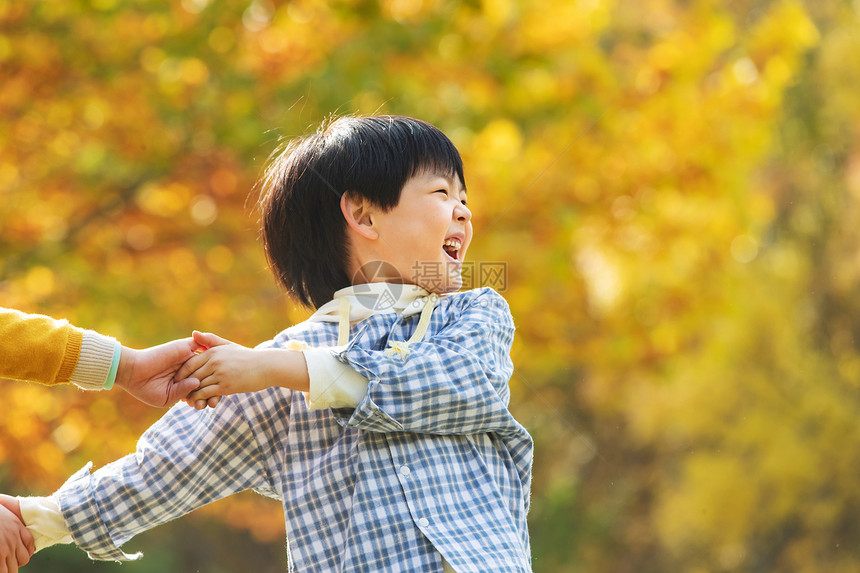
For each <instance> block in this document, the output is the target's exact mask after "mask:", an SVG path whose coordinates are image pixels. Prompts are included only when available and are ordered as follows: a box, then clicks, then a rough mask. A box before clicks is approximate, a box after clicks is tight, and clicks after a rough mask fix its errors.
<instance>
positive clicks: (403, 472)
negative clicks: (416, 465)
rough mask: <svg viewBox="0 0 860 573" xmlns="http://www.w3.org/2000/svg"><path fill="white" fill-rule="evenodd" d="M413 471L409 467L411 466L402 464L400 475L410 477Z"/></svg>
mask: <svg viewBox="0 0 860 573" xmlns="http://www.w3.org/2000/svg"><path fill="white" fill-rule="evenodd" d="M411 473H412V470H410V469H409V466H400V475H402V476H403V477H409V474H411Z"/></svg>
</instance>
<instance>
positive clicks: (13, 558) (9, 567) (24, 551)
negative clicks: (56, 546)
mask: <svg viewBox="0 0 860 573" xmlns="http://www.w3.org/2000/svg"><path fill="white" fill-rule="evenodd" d="M35 551H36V543H35V541H34V540H33V534H32V533H30V530H28V529H27V528H26V527H25V526H24V521H23V519H22V518H21V505H20V504H19V503H18V500H17V499H15V498H14V497H11V496H8V495H2V494H0V573H17V572H18V567H23V566H24V565H26V564H27V563H29V562H30V557H31V556H32V555H33V553H34V552H35Z"/></svg>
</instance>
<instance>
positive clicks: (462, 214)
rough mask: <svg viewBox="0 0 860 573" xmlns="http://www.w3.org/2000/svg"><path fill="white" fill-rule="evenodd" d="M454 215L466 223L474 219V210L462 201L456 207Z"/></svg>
mask: <svg viewBox="0 0 860 573" xmlns="http://www.w3.org/2000/svg"><path fill="white" fill-rule="evenodd" d="M454 216H455V217H456V218H457V220H458V221H463V222H464V223H465V222H468V221H470V220H471V219H472V212H471V211H470V210H469V208H468V207H466V206H465V205H463V204H462V203H460V204H458V205H457V208H456V209H454Z"/></svg>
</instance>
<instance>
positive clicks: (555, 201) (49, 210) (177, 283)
mask: <svg viewBox="0 0 860 573" xmlns="http://www.w3.org/2000/svg"><path fill="white" fill-rule="evenodd" d="M858 53H860V5H858V3H857V2H850V1H846V0H816V1H815V2H812V1H811V0H810V1H809V2H800V1H796V0H794V1H793V0H777V1H756V0H731V1H727V2H718V1H716V0H692V1H681V0H638V1H633V0H617V1H610V0H605V1H601V0H578V1H574V0H541V1H538V2H527V1H526V0H483V1H480V2H479V1H476V0H468V1H467V0H464V1H455V0H382V1H381V2H370V1H365V0H339V1H332V2H322V1H321V0H294V1H292V2H274V1H272V0H253V1H251V0H182V1H181V2H180V1H179V0H173V1H167V0H135V1H132V0H127V1H122V0H54V1H47V0H43V1H38V2H37V1H33V0H14V1H13V0H0V305H2V306H8V307H14V308H18V309H21V310H25V311H30V312H42V313H46V314H50V315H54V316H57V317H65V318H68V319H69V320H71V321H72V322H73V323H75V324H77V325H79V326H83V327H88V328H94V329H96V330H99V331H101V332H104V333H106V334H109V335H113V336H116V337H118V338H120V339H121V340H122V341H123V342H124V343H125V344H127V345H130V346H137V347H144V346H149V345H152V344H157V343H160V342H163V341H165V340H168V339H173V338H177V337H182V336H187V335H188V333H190V331H191V330H192V329H193V328H198V329H204V330H210V331H213V332H216V333H218V334H221V335H223V336H226V337H228V338H231V339H233V340H236V341H237V342H240V343H243V344H246V345H252V344H255V343H258V342H260V341H263V340H266V339H268V338H270V337H272V336H273V335H274V334H275V333H277V332H278V331H280V330H281V329H283V328H285V327H286V326H288V325H290V324H293V323H295V322H297V321H300V320H302V319H303V317H305V316H307V311H306V310H304V309H301V308H296V307H295V305H294V303H293V302H292V301H289V300H287V299H286V298H285V297H284V296H283V295H282V294H280V293H279V292H278V291H277V290H276V288H275V286H274V281H273V280H272V279H271V277H270V276H269V274H268V272H267V271H266V268H265V261H264V257H263V254H262V250H261V248H260V246H259V244H258V242H257V241H256V236H255V235H256V223H255V214H254V212H253V203H254V195H253V192H252V186H253V183H254V181H255V180H256V178H257V177H258V175H259V174H260V171H261V169H262V167H263V165H264V162H265V158H266V157H267V155H268V154H269V152H270V151H271V150H272V149H273V148H274V147H275V146H276V144H277V143H278V141H279V140H280V139H281V138H284V137H291V136H294V135H300V134H303V133H305V132H307V131H308V130H309V129H312V128H313V127H314V126H315V125H316V124H318V123H319V122H320V121H321V120H322V119H324V118H325V117H327V116H329V115H330V114H340V113H374V112H382V113H401V114H406V115H412V116H416V117H420V118H422V119H425V120H428V121H430V122H432V123H434V124H436V125H438V126H439V127H440V128H441V129H443V131H445V132H446V133H448V134H449V135H450V136H451V137H452V139H453V140H454V142H455V143H456V144H457V145H458V147H459V148H460V150H461V152H462V153H463V156H464V160H465V164H466V169H467V172H466V176H467V185H468V188H469V190H470V203H471V204H472V206H473V212H474V223H475V229H476V233H475V240H474V242H473V247H472V248H471V249H470V256H471V258H472V259H473V261H476V262H478V263H481V262H493V263H494V264H495V263H499V262H502V263H504V264H505V265H506V269H507V272H506V276H505V277H504V278H505V279H506V281H505V284H504V285H503V286H504V293H503V294H504V295H505V296H506V298H507V299H508V301H509V302H510V305H511V307H512V310H513V313H514V316H515V318H516V320H517V324H518V338H517V341H516V344H515V347H514V360H515V364H516V367H517V369H516V373H515V375H514V377H513V379H512V382H511V385H512V390H513V398H512V404H511V409H512V410H513V411H514V413H515V414H516V415H517V416H518V417H519V418H520V419H521V421H523V423H524V424H525V425H526V426H527V427H528V428H529V429H530V430H531V431H532V433H533V435H534V436H535V439H536V463H535V479H534V486H533V491H532V512H531V516H530V518H531V532H532V543H533V555H534V569H535V571H537V572H544V573H546V572H552V573H557V572H561V573H563V572H567V571H571V572H572V571H611V572H628V571H630V572H632V571H637V572H663V571H688V572H711V571H713V572H718V571H778V572H795V571H833V572H841V571H846V572H848V571H857V570H858V568H860V485H858V483H857V482H858V477H857V476H858V473H860V425H858V424H857V423H856V422H857V418H858V409H860V408H858V405H860V399H858V386H860V355H858V350H857V342H856V341H857V340H860V298H858V297H857V296H856V294H855V289H856V288H857V286H858V284H860V226H858V224H857V222H858V221H860V137H858V135H860V90H858V86H860V58H858V57H857V54H858ZM476 278H478V279H480V277H476ZM0 393H2V396H3V413H2V415H0V437H2V441H0V485H2V486H3V490H4V491H8V492H11V493H17V494H27V493H40V494H44V493H46V492H50V491H52V490H53V489H54V488H56V487H57V486H58V485H59V484H60V483H61V482H62V480H63V479H64V478H65V477H66V476H67V475H69V474H70V473H71V472H72V471H74V470H76V469H77V468H79V467H80V466H82V465H83V464H84V463H85V462H86V461H88V460H93V461H94V462H95V463H96V464H97V465H100V464H103V463H105V462H107V461H110V460H112V459H114V458H116V457H118V456H120V455H123V454H125V453H126V452H128V451H130V450H131V449H132V448H133V445H134V441H135V438H136V436H137V435H139V433H140V432H142V430H143V429H144V428H146V427H147V426H148V425H149V424H150V423H151V422H152V421H153V420H154V419H156V418H157V417H158V415H159V412H158V411H156V410H152V409H148V408H146V407H144V406H141V405H139V404H137V403H136V402H134V401H133V400H132V399H130V398H129V397H128V396H125V395H122V394H120V393H118V392H111V393H102V394H88V393H83V392H80V391H77V390H75V389H73V388H61V389H45V388H42V387H37V386H31V385H25V384H13V383H3V384H2V385H0ZM201 513H202V514H203V515H202V517H196V518H194V517H192V518H189V519H185V520H183V521H181V522H179V525H170V526H166V527H165V528H163V530H162V531H161V532H159V531H156V532H153V533H150V534H146V535H144V536H141V539H139V540H134V541H132V542H131V543H130V546H132V547H135V548H138V547H141V546H142V547H144V548H145V550H146V552H147V557H146V558H145V559H144V560H143V561H142V562H140V563H136V564H132V565H125V566H124V570H126V569H127V570H128V571H130V572H132V573H133V572H138V571H140V572H143V571H204V572H207V573H208V572H220V571H225V572H238V571H247V570H257V571H260V572H268V571H279V570H280V571H282V570H284V568H285V557H283V554H284V549H283V535H284V532H283V523H282V517H281V512H280V509H279V506H278V505H277V504H272V503H271V502H268V501H265V500H263V499H261V498H258V497H256V496H251V495H249V496H240V497H239V498H238V499H236V500H231V501H230V502H221V503H218V504H215V505H213V506H212V507H211V508H207V509H205V510H203V511H202V512H201ZM220 523H225V524H227V527H226V528H225V527H224V526H222V525H219V524H220ZM165 531H166V532H167V533H164V532H165ZM245 531H248V532H250V534H246V533H244V532H245ZM207 546H208V547H207ZM201 547H207V548H206V549H205V550H201ZM37 562H38V564H37ZM30 567H31V570H37V571H64V572H69V571H79V570H80V571H84V570H86V571H93V570H99V571H102V570H104V571H108V570H110V571H113V570H115V567H116V566H115V565H112V564H109V565H95V564H89V563H88V562H87V561H86V558H85V557H81V554H80V552H77V551H76V550H69V549H60V548H56V549H51V550H48V551H46V552H44V554H39V555H37V557H36V558H35V559H34V565H31V566H30Z"/></svg>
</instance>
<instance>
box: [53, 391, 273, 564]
mask: <svg viewBox="0 0 860 573" xmlns="http://www.w3.org/2000/svg"><path fill="white" fill-rule="evenodd" d="M232 398H234V397H233V396H229V397H225V398H224V399H223V400H222V402H221V404H219V406H218V408H214V409H211V408H207V409H205V410H201V411H197V410H194V409H192V408H189V407H188V406H187V405H185V404H183V403H179V404H177V405H176V406H174V407H173V408H172V409H171V410H169V411H168V413H167V414H165V416H164V417H163V418H161V419H160V420H159V421H158V422H156V423H155V424H154V425H153V426H152V427H151V428H149V429H148V430H147V431H146V432H145V433H144V434H143V436H141V438H140V440H139V441H138V444H137V450H136V451H135V453H133V454H130V455H128V456H126V457H124V458H122V459H120V460H117V461H116V462H113V463H111V464H108V465H106V466H104V467H103V468H101V469H99V470H98V471H96V472H92V473H91V471H90V470H91V464H88V465H87V466H86V467H84V468H83V469H81V470H80V471H78V472H77V473H76V474H74V475H73V476H72V477H71V478H69V479H68V480H67V481H66V483H65V484H63V486H62V487H61V488H60V489H59V490H58V491H57V492H56V493H55V494H54V497H55V498H56V499H57V501H58V502H59V505H60V509H61V511H62V513H63V518H64V519H65V521H66V525H67V526H68V528H69V530H70V532H71V535H72V539H73V540H74V542H75V543H76V544H77V545H78V546H79V547H80V548H81V549H83V550H85V551H86V552H87V553H88V554H89V555H90V557H91V558H93V559H99V560H114V561H125V560H129V559H134V558H136V557H137V555H128V554H126V553H125V552H123V551H122V550H121V549H120V547H121V546H122V545H123V544H124V543H125V542H126V541H128V540H129V539H131V538H132V537H133V536H135V535H136V534H138V533H140V532H142V531H146V530H148V529H151V528H153V527H155V526H157V525H160V524H162V523H165V522H167V521H170V520H172V519H175V518H177V517H180V516H182V515H184V514H187V513H188V512H190V511H192V510H194V509H196V508H198V507H201V506H203V505H206V504H208V503H210V502H213V501H215V500H217V499H221V498H223V497H226V496H229V495H231V494H233V493H236V492H239V491H242V490H246V489H258V488H259V489H267V488H270V487H271V478H270V476H269V473H268V471H267V468H266V463H265V459H264V457H263V454H262V452H261V449H260V447H259V445H258V443H257V441H256V440H255V438H254V435H253V433H252V431H251V429H250V428H249V426H248V424H247V422H246V421H245V418H244V416H243V415H242V412H241V411H240V410H239V409H238V408H237V402H236V400H234V399H232Z"/></svg>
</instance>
